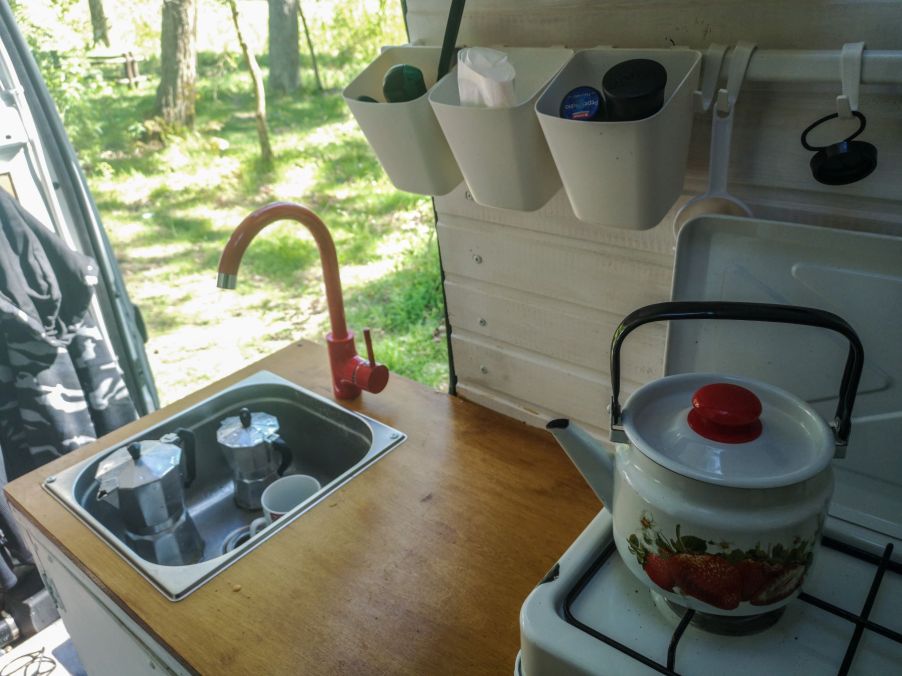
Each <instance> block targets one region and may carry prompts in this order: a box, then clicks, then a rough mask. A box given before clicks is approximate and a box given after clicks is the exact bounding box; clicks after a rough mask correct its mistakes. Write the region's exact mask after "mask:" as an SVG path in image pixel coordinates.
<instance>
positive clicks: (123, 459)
mask: <svg viewBox="0 0 902 676" xmlns="http://www.w3.org/2000/svg"><path fill="white" fill-rule="evenodd" d="M183 455H184V459H185V463H184V465H185V470H184V473H183V470H182V464H183V463H182V457H183ZM194 477H195V450H194V435H193V434H192V433H191V432H190V431H189V430H186V429H180V430H178V431H177V432H175V433H170V434H165V435H163V436H162V437H160V439H159V440H154V439H147V440H144V441H134V442H132V443H130V444H129V445H128V446H126V447H124V448H120V449H118V450H116V451H114V452H113V453H111V454H110V455H109V456H107V457H106V458H105V459H104V460H103V462H101V463H100V465H99V466H98V468H97V471H96V472H95V474H94V479H95V480H96V481H98V482H99V484H100V486H99V488H98V490H97V499H98V500H103V501H105V502H107V503H109V504H111V505H113V507H115V508H116V509H117V511H118V513H119V516H120V518H121V519H122V523H123V526H124V527H125V531H126V536H127V541H128V543H129V545H130V546H131V548H132V549H133V550H134V551H135V552H136V553H137V554H139V555H140V556H142V557H143V558H145V559H147V560H149V561H153V562H154V563H159V564H162V565H168V566H178V565H186V564H190V563H195V562H196V561H198V560H199V559H200V557H201V555H202V554H203V549H204V544H203V540H202V538H201V537H200V533H199V532H198V530H197V526H195V524H194V521H193V520H192V519H191V516H190V514H189V513H188V510H187V509H186V508H185V488H186V487H187V486H190V485H191V482H192V481H194Z"/></svg>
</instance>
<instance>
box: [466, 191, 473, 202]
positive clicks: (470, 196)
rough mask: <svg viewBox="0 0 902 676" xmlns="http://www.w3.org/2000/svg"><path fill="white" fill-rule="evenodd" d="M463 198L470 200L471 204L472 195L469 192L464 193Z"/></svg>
mask: <svg viewBox="0 0 902 676" xmlns="http://www.w3.org/2000/svg"><path fill="white" fill-rule="evenodd" d="M464 197H465V198H467V199H468V200H470V201H471V202H472V201H473V195H472V194H470V191H469V190H467V191H465V192H464Z"/></svg>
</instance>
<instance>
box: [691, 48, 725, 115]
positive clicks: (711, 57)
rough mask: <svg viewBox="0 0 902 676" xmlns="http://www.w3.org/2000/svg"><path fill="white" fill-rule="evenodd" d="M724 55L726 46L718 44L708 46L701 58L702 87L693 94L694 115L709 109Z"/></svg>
mask: <svg viewBox="0 0 902 676" xmlns="http://www.w3.org/2000/svg"><path fill="white" fill-rule="evenodd" d="M726 53H727V46H726V45H718V44H712V45H709V46H708V49H707V50H706V51H705V55H704V56H703V57H702V86H701V88H700V89H699V90H697V91H696V92H694V98H695V101H694V105H695V112H696V113H704V112H706V111H707V110H708V109H709V108H711V104H712V103H713V102H714V93H715V92H716V91H717V82H718V81H719V80H720V69H721V67H722V66H723V59H724V56H726Z"/></svg>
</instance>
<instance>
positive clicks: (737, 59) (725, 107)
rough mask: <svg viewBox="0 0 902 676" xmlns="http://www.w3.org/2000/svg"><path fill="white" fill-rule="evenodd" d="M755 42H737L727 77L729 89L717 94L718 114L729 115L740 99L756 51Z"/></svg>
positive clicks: (731, 56) (731, 55) (721, 90)
mask: <svg viewBox="0 0 902 676" xmlns="http://www.w3.org/2000/svg"><path fill="white" fill-rule="evenodd" d="M755 47H756V45H755V43H754V42H737V43H736V46H735V47H733V51H732V53H731V54H730V74H729V75H728V76H727V88H726V89H720V90H719V91H718V92H717V112H720V113H729V112H730V111H731V110H732V109H733V105H734V104H735V103H736V99H738V98H739V90H740V89H741V88H742V81H743V80H744V79H745V71H746V70H747V69H748V67H749V61H751V60H752V53H753V52H754V51H755Z"/></svg>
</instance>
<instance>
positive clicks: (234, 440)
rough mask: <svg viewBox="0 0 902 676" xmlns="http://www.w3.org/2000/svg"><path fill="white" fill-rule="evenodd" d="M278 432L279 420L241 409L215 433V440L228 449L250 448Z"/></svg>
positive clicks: (270, 439) (271, 416)
mask: <svg viewBox="0 0 902 676" xmlns="http://www.w3.org/2000/svg"><path fill="white" fill-rule="evenodd" d="M278 431H279V419H278V418H276V416H274V415H270V414H269V413H263V412H257V411H255V412H253V413H252V412H251V411H249V410H248V409H247V408H242V409H241V410H240V411H239V412H238V415H233V416H229V417H228V418H226V419H225V420H223V421H222V422H221V423H219V429H218V430H217V431H216V440H217V441H218V442H219V443H220V444H222V445H223V446H227V447H229V448H251V447H253V446H256V445H258V444H261V443H263V442H266V441H272V437H273V436H274V435H275V434H277V433H278Z"/></svg>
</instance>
